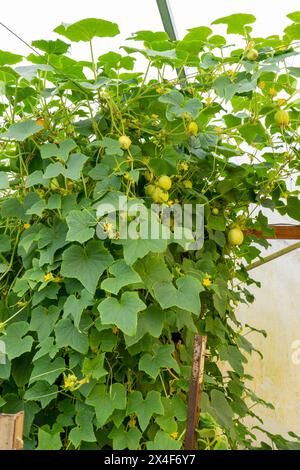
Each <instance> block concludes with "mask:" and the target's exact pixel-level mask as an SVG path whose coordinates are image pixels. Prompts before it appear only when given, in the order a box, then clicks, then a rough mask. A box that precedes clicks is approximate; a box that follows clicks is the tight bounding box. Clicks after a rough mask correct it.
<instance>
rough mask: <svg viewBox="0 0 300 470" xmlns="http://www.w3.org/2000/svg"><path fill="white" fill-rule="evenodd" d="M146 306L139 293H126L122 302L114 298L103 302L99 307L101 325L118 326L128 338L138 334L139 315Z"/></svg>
mask: <svg viewBox="0 0 300 470" xmlns="http://www.w3.org/2000/svg"><path fill="white" fill-rule="evenodd" d="M145 308H146V305H145V304H144V302H142V301H141V299H140V298H139V295H138V294H137V292H125V293H124V294H122V297H121V299H120V302H119V301H118V300H117V299H116V298H113V297H110V298H107V299H105V300H103V301H102V302H101V303H100V304H99V305H98V310H99V312H100V317H101V323H103V324H104V325H116V326H117V327H118V328H119V329H120V330H121V331H123V332H124V333H125V334H127V335H128V336H133V335H135V334H136V329H137V314H138V312H140V311H142V310H144V309H145Z"/></svg>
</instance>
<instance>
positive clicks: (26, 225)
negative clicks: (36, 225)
mask: <svg viewBox="0 0 300 470" xmlns="http://www.w3.org/2000/svg"><path fill="white" fill-rule="evenodd" d="M30 227H31V225H30V224H24V225H23V228H24V229H25V230H28V229H29V228H30Z"/></svg>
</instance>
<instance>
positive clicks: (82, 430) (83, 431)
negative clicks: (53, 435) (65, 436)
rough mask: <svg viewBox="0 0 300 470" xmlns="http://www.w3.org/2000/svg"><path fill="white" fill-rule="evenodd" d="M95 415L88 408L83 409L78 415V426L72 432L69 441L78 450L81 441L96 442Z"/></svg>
mask: <svg viewBox="0 0 300 470" xmlns="http://www.w3.org/2000/svg"><path fill="white" fill-rule="evenodd" d="M93 418H94V413H93V411H92V410H90V409H88V407H86V406H85V407H83V408H82V409H80V410H79V411H77V413H76V418H75V419H76V424H77V426H76V427H75V428H73V429H72V430H71V432H70V435H69V439H70V441H71V442H72V444H73V445H74V446H75V448H77V447H78V446H79V444H80V443H81V441H85V442H95V441H96V436H95V433H94V428H93Z"/></svg>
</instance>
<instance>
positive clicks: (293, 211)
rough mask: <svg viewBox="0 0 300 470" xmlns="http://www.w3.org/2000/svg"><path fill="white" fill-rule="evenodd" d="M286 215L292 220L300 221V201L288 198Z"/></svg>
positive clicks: (292, 197)
mask: <svg viewBox="0 0 300 470" xmlns="http://www.w3.org/2000/svg"><path fill="white" fill-rule="evenodd" d="M287 213H288V215H289V216H290V217H291V218H292V219H295V220H298V221H300V199H298V198H297V197H295V196H289V197H288V200H287Z"/></svg>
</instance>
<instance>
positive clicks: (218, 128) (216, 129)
mask: <svg viewBox="0 0 300 470" xmlns="http://www.w3.org/2000/svg"><path fill="white" fill-rule="evenodd" d="M215 133H216V134H222V127H220V126H216V127H215Z"/></svg>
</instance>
